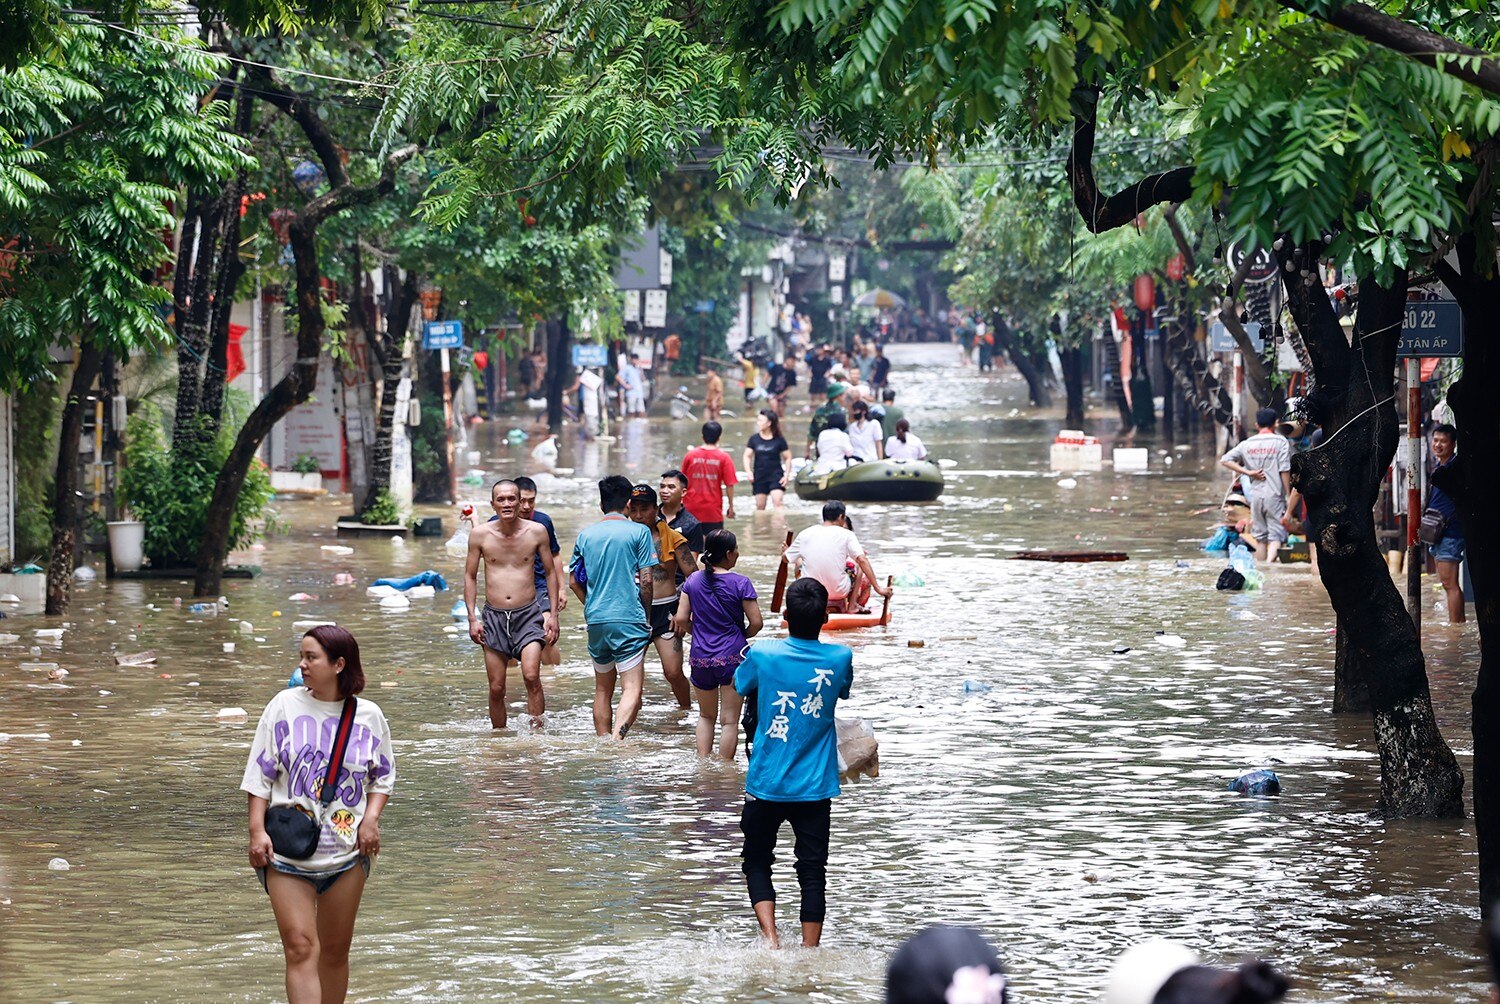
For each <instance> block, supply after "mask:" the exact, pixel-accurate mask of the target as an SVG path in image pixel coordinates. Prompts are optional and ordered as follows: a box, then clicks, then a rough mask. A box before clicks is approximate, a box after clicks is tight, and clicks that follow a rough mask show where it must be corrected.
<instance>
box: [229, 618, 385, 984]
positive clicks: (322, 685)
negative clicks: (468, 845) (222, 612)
mask: <svg viewBox="0 0 1500 1004" xmlns="http://www.w3.org/2000/svg"><path fill="white" fill-rule="evenodd" d="M299 668H300V669H301V671H302V680H303V684H304V685H303V686H300V687H290V688H288V689H286V690H283V691H281V692H280V693H279V694H277V695H276V696H275V697H273V698H272V699H271V701H270V703H268V704H267V705H266V709H265V711H264V712H263V713H262V714H261V718H260V723H259V724H258V725H257V726H256V729H255V740H254V742H252V743H251V746H250V756H249V758H248V761H247V763H246V765H245V773H244V777H243V779H242V781H241V783H240V788H241V790H243V791H244V792H246V794H247V797H248V802H249V829H250V840H249V858H250V864H251V866H252V867H254V868H255V870H256V874H257V876H258V877H259V879H260V882H261V885H262V886H264V888H265V890H266V893H267V894H268V895H269V896H270V899H271V909H272V910H273V911H274V913H275V914H276V926H277V929H278V930H279V931H280V933H281V940H282V950H283V954H284V957H285V961H286V992H287V999H288V1000H289V1001H290V1004H329V1002H330V1001H334V1002H338V1001H342V1000H343V999H344V995H345V992H346V988H347V986H348V982H349V958H348V951H347V949H348V945H349V942H350V940H351V939H352V938H353V936H354V920H355V915H356V914H357V913H358V911H359V901H360V897H361V895H362V894H363V892H364V887H365V880H366V878H367V877H368V876H369V874H370V868H371V862H372V860H373V859H374V857H375V855H376V854H378V853H379V852H380V814H381V812H382V811H383V810H384V808H385V804H386V801H387V800H388V799H389V798H390V794H391V791H392V789H393V787H394V785H395V777H396V770H395V756H394V753H393V752H392V749H391V733H390V727H389V726H388V725H387V724H386V720H385V715H384V714H383V713H382V712H381V710H380V708H379V706H378V705H376V704H375V702H374V701H369V700H358V699H356V697H355V695H356V694H358V693H360V691H362V690H363V689H364V685H365V675H364V669H363V667H362V666H361V665H360V659H359V643H358V642H356V641H355V640H354V636H353V635H351V634H350V633H349V632H348V631H346V630H344V629H343V628H341V627H337V626H335V625H332V624H325V625H322V626H319V627H315V628H313V629H312V630H311V631H309V632H307V634H306V635H304V636H303V638H302V659H301V662H300V664H299Z"/></svg>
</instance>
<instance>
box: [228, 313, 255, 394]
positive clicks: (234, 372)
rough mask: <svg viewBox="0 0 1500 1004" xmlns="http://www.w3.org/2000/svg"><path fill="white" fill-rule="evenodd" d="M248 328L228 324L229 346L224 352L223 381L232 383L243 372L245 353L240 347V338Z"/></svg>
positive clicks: (241, 325)
mask: <svg viewBox="0 0 1500 1004" xmlns="http://www.w3.org/2000/svg"><path fill="white" fill-rule="evenodd" d="M249 330H250V329H249V328H247V327H245V326H244V325H243V324H231V325H230V326H229V346H228V348H227V350H226V351H225V353H224V370H225V373H224V382H225V383H232V382H233V381H234V378H235V377H237V376H239V375H240V374H241V373H243V372H245V353H244V352H243V351H242V350H241V349H240V338H241V337H242V336H243V335H244V334H245V332H247V331H249Z"/></svg>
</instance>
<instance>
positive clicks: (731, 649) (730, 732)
mask: <svg viewBox="0 0 1500 1004" xmlns="http://www.w3.org/2000/svg"><path fill="white" fill-rule="evenodd" d="M739 560H740V549H739V541H737V540H735V536H734V534H733V533H730V532H729V531H728V530H710V531H709V532H708V535H707V536H706V537H704V539H703V570H702V571H699V572H694V573H693V574H692V575H690V576H688V578H687V581H686V582H684V583H683V584H682V600H681V602H680V603H679V604H678V606H677V617H676V630H677V633H678V634H679V635H686V634H689V633H691V634H692V636H693V645H692V649H691V650H690V652H689V657H688V662H689V665H690V666H691V668H692V673H691V678H692V681H693V691H694V693H695V694H696V695H697V697H698V755H699V756H701V757H707V756H712V755H713V751H714V726H715V722H717V724H718V729H719V756H721V757H723V758H724V759H725V760H730V761H733V760H734V752H735V748H736V746H738V744H739V737H740V735H739V723H740V707H741V705H742V704H743V703H744V698H742V697H741V696H740V695H739V694H738V693H737V692H736V691H735V689H734V671H735V670H736V669H738V668H739V665H740V661H741V658H742V656H743V654H744V651H745V645H746V643H747V639H749V638H751V637H752V636H754V635H755V634H757V633H759V631H760V629H761V624H762V623H763V622H762V620H761V616H760V604H759V603H757V602H756V595H755V586H754V584H752V583H751V581H750V580H749V579H747V578H745V576H743V575H741V574H740V573H738V572H731V571H730V569H731V568H733V567H734V565H735V562H737V561H739ZM721 687H722V688H724V699H723V701H722V702H721V701H720V700H719V688H721Z"/></svg>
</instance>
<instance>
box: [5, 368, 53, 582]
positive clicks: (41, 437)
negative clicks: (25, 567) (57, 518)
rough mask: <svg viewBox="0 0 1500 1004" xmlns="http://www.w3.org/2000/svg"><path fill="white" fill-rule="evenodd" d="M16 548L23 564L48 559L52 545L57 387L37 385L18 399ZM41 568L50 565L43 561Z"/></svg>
mask: <svg viewBox="0 0 1500 1004" xmlns="http://www.w3.org/2000/svg"><path fill="white" fill-rule="evenodd" d="M14 400H15V412H14V415H13V416H12V417H13V420H14V424H15V445H14V458H13V459H14V462H13V464H12V469H13V470H14V471H15V474H16V545H15V554H14V558H15V561H16V563H17V564H22V563H24V562H26V561H28V560H31V559H33V558H38V557H39V556H42V555H45V554H46V553H47V551H48V549H49V548H50V547H51V545H52V476H53V472H54V471H55V470H56V469H57V458H56V457H55V456H54V451H55V449H56V446H55V444H54V440H55V438H56V429H57V422H58V419H59V416H60V415H61V414H62V399H61V397H60V396H59V395H58V393H57V385H56V384H53V383H40V382H39V383H35V384H32V385H31V386H30V387H28V388H27V389H26V390H25V391H23V392H22V393H20V394H18V395H16V397H15V399H14ZM39 563H40V564H44V565H45V564H46V558H45V557H41V558H40V560H39Z"/></svg>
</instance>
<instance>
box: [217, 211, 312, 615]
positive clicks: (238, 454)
mask: <svg viewBox="0 0 1500 1004" xmlns="http://www.w3.org/2000/svg"><path fill="white" fill-rule="evenodd" d="M290 237H291V241H290V243H291V247H292V254H293V257H294V258H295V259H296V265H295V268H294V271H295V274H296V279H297V357H296V359H294V360H293V362H292V366H291V368H290V369H289V370H287V373H286V376H284V377H282V378H281V379H280V380H279V381H277V383H276V385H275V386H274V387H272V388H271V390H270V391H269V392H268V393H267V394H266V396H265V397H263V398H261V400H260V403H259V404H257V405H256V406H255V410H254V411H252V412H251V413H250V417H249V418H247V419H246V420H245V424H244V426H243V427H241V429H240V432H239V435H238V436H236V437H235V440H234V446H233V448H231V449H230V451H229V458H228V459H227V460H226V461H225V462H224V466H223V468H221V469H220V471H219V476H218V479H217V480H215V481H214V493H213V498H212V499H211V501H210V502H209V505H208V513H207V516H206V518H205V519H204V524H203V539H202V540H201V541H200V542H199V544H198V561H197V568H198V572H197V575H196V576H195V577H194V579H193V595H194V596H214V595H217V594H218V592H219V586H220V584H221V582H222V580H223V577H224V562H225V561H226V560H227V559H228V557H229V545H230V539H229V534H230V531H231V529H232V523H233V517H234V503H235V500H236V499H237V498H239V494H240V490H241V489H242V488H244V486H245V476H246V475H247V474H248V473H249V471H250V464H251V463H252V462H253V461H254V460H255V452H256V451H257V450H259V449H260V444H261V442H262V441H263V440H264V439H265V438H266V436H267V435H268V434H269V433H270V431H271V430H272V429H273V428H275V426H276V423H277V422H279V421H281V419H282V418H283V417H284V416H285V415H286V413H287V412H289V411H291V410H292V409H293V408H295V407H296V406H297V405H299V404H301V403H302V402H303V401H306V400H307V399H308V397H310V396H311V395H312V392H313V388H314V387H315V386H316V384H317V380H318V358H319V353H320V352H321V351H322V343H323V331H324V328H325V323H324V320H323V304H322V296H323V290H322V288H321V285H320V283H319V280H320V279H321V278H322V273H321V271H320V269H319V266H318V243H317V224H316V223H315V222H313V221H310V220H308V219H307V217H306V215H305V214H299V216H298V218H297V219H296V220H295V221H294V222H293V223H292V225H291V227H290Z"/></svg>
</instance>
